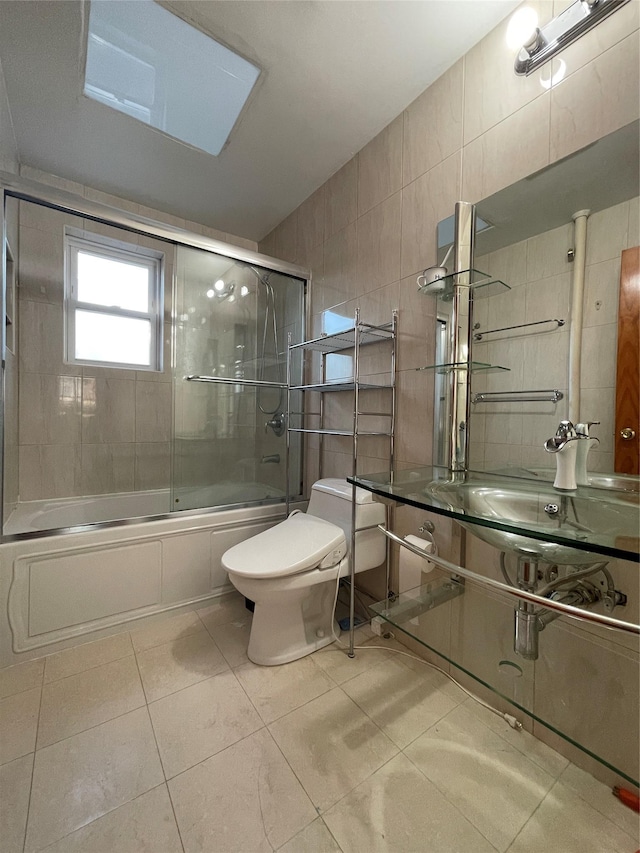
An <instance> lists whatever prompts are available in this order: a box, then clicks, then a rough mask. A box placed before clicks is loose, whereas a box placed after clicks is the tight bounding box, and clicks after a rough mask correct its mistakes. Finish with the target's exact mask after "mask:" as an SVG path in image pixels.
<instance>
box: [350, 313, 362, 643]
mask: <svg viewBox="0 0 640 853" xmlns="http://www.w3.org/2000/svg"><path fill="white" fill-rule="evenodd" d="M354 328H355V335H354V341H353V343H354V346H353V456H352V457H351V458H352V465H351V467H352V470H351V474H352V476H353V477H354V479H355V477H356V475H357V473H358V412H359V411H360V399H359V397H360V395H359V389H358V385H359V383H360V309H359V308H356V314H355V320H354ZM356 489H357V486H356V484H355V483H353V484H352V486H351V554H350V555H349V574H350V578H351V588H350V590H349V657H350V658H353V657H355V652H354V650H353V647H354V640H355V634H354V632H355V627H354V622H355V618H356V520H357V512H356V509H357V505H356Z"/></svg>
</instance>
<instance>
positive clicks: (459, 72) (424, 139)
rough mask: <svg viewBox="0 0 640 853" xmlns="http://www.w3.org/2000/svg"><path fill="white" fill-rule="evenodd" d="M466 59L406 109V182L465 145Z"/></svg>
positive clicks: (404, 161)
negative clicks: (464, 88)
mask: <svg viewBox="0 0 640 853" xmlns="http://www.w3.org/2000/svg"><path fill="white" fill-rule="evenodd" d="M463 69H464V63H463V60H459V61H458V62H456V64H455V65H453V66H452V67H451V68H450V69H449V70H448V71H446V72H445V73H444V74H443V75H442V77H440V78H439V79H438V80H436V82H435V83H433V84H432V85H431V86H429V88H428V89H426V90H425V91H424V92H423V93H422V95H420V96H419V97H418V98H416V100H415V101H414V102H413V103H412V104H411V105H410V106H409V107H407V109H406V110H405V111H404V145H403V158H402V167H403V186H406V185H407V184H409V183H411V182H412V181H414V180H415V179H416V178H418V177H419V176H420V175H422V174H424V172H428V171H429V169H432V168H433V167H434V166H437V165H438V163H440V162H441V161H442V160H446V158H447V157H449V156H450V155H451V154H453V153H454V152H456V151H457V150H458V149H459V148H460V147H461V146H462V102H463Z"/></svg>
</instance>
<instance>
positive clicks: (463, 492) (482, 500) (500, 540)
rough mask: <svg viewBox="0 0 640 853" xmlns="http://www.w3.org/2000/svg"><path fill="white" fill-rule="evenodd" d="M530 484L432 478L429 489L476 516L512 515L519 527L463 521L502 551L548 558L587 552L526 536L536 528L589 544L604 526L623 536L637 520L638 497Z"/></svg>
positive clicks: (567, 559)
mask: <svg viewBox="0 0 640 853" xmlns="http://www.w3.org/2000/svg"><path fill="white" fill-rule="evenodd" d="M527 485H528V484H526V483H523V484H522V485H519V486H516V485H515V483H511V484H509V485H508V486H507V487H504V486H498V485H495V484H491V483H488V484H482V483H479V482H471V483H434V484H432V485H431V486H430V487H429V488H428V492H429V493H430V494H431V495H432V496H433V497H434V498H435V499H436V500H438V501H439V502H441V503H443V502H446V503H448V504H450V506H451V507H452V508H459V509H461V510H466V511H468V512H469V513H470V514H471V515H473V516H476V517H482V518H489V519H490V518H495V519H505V520H508V521H509V522H510V523H511V524H512V525H514V526H515V527H517V528H518V530H517V531H514V530H497V529H495V528H492V527H484V526H481V525H479V524H476V523H470V522H465V521H460V520H459V523H460V524H461V525H462V526H463V527H464V528H465V529H466V530H468V531H469V532H470V533H472V534H473V535H474V536H478V537H479V538H480V539H482V540H483V541H484V542H487V543H488V544H489V545H493V546H494V547H495V548H499V549H500V550H501V551H513V552H517V553H525V554H531V555H535V556H536V557H537V558H538V559H540V560H542V561H544V562H546V563H560V564H562V565H574V564H582V563H585V562H588V556H587V554H585V552H584V550H582V549H581V548H580V549H578V548H572V547H569V546H567V545H566V544H562V543H561V542H554V541H548V540H547V541H544V540H540V539H534V538H531V537H530V536H526V535H525V533H526V532H531V531H536V532H539V533H544V534H546V535H548V536H550V537H553V536H554V535H555V534H561V535H562V536H563V538H566V537H567V536H569V537H570V538H572V539H573V538H575V539H576V540H578V541H580V542H584V543H588V542H589V541H590V539H593V538H597V537H598V534H599V533H600V532H601V531H606V532H607V533H608V534H609V535H614V536H616V535H617V536H624V534H625V531H627V530H629V529H633V528H632V527H631V525H632V524H633V522H634V521H636V523H637V519H638V509H637V502H636V503H634V502H633V501H629V500H626V501H625V500H624V499H622V500H616V499H615V497H613V496H610V497H609V498H608V499H607V500H606V501H603V500H598V499H592V500H589V499H584V498H581V499H578V498H576V497H573V496H567V495H563V494H560V493H557V492H554V490H553V488H551V489H548V490H545V491H544V492H542V493H541V492H539V490H537V489H535V490H533V489H531V488H527ZM552 492H553V493H552Z"/></svg>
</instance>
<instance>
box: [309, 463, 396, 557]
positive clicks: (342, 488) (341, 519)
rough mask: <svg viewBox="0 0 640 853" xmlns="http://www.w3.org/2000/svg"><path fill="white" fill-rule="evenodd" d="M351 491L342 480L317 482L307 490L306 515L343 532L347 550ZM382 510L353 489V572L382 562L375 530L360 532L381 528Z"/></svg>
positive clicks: (383, 545) (382, 543)
mask: <svg viewBox="0 0 640 853" xmlns="http://www.w3.org/2000/svg"><path fill="white" fill-rule="evenodd" d="M352 496H353V487H352V486H351V485H350V484H349V483H347V481H346V480H340V479H338V478H328V479H326V480H318V481H317V482H316V483H314V484H313V486H312V487H311V498H310V499H309V507H308V509H307V514H308V515H315V516H316V517H317V518H323V519H324V520H325V521H330V522H331V523H332V524H337V525H338V527H341V528H342V529H343V530H344V535H345V537H346V539H347V548H350V547H351V499H352ZM384 521H385V512H384V506H383V504H381V503H377V502H376V501H374V500H373V496H372V494H371V492H367V491H365V489H359V488H356V531H358V532H356V571H357V572H362V571H365V570H366V569H373V568H375V567H376V566H379V565H380V563H383V562H384V559H385V557H386V552H387V548H386V538H385V535H384V533H381V532H380V531H379V530H376V529H375V526H374V527H373V529H372V530H362V528H364V527H371V526H373V525H377V524H384Z"/></svg>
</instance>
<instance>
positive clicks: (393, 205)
mask: <svg viewBox="0 0 640 853" xmlns="http://www.w3.org/2000/svg"><path fill="white" fill-rule="evenodd" d="M401 216H402V194H401V193H399V192H398V193H396V194H395V195H393V196H391V197H390V198H388V199H387V200H386V201H383V202H382V203H381V204H379V205H378V206H377V207H374V208H373V209H372V210H370V211H369V212H368V213H366V214H365V215H364V216H361V217H360V218H359V219H358V262H357V281H358V293H368V292H369V291H371V290H376V289H377V288H378V287H382V286H383V285H385V284H390V283H391V282H393V281H397V280H398V279H399V278H400V237H401Z"/></svg>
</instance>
